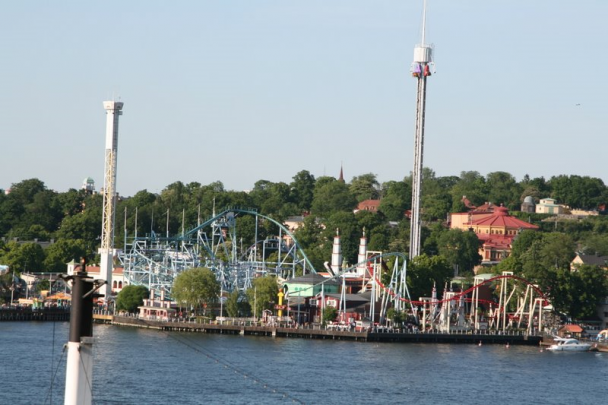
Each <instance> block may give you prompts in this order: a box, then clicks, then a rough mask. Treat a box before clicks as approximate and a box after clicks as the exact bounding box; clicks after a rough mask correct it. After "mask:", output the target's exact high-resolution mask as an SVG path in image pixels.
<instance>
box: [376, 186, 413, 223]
mask: <svg viewBox="0 0 608 405" xmlns="http://www.w3.org/2000/svg"><path fill="white" fill-rule="evenodd" d="M382 188H383V194H384V196H383V197H382V199H381V200H380V207H379V208H378V210H379V211H380V212H382V213H383V214H384V215H385V216H386V218H387V219H388V220H389V221H401V220H403V218H404V216H405V211H406V210H408V209H410V208H411V205H412V204H411V201H412V188H411V186H410V185H409V184H408V183H405V182H403V181H389V182H386V183H384V184H383V185H382Z"/></svg>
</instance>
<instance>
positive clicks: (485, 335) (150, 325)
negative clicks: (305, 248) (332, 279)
mask: <svg viewBox="0 0 608 405" xmlns="http://www.w3.org/2000/svg"><path fill="white" fill-rule="evenodd" d="M94 319H95V321H96V322H98V323H106V324H112V325H118V326H129V327H137V328H146V329H157V330H162V331H167V332H193V333H216V334H226V335H241V336H267V337H273V338H300V339H326V340H350V341H360V342H393V343H465V344H478V343H479V342H482V343H483V344H507V343H508V344H511V345H534V346H539V345H540V344H541V342H542V340H543V338H542V336H535V335H534V336H533V335H528V334H526V333H525V332H522V331H518V332H513V333H509V334H499V333H495V332H489V331H479V332H476V333H473V332H472V331H464V330H463V331H460V332H452V333H441V332H438V331H435V332H431V333H429V332H426V333H421V332H414V331H407V330H399V329H394V330H393V329H386V328H380V329H369V330H365V331H353V330H335V329H326V328H323V327H321V326H319V325H309V326H307V327H301V326H300V327H291V326H289V325H275V326H271V325H260V324H258V323H255V322H249V321H247V322H229V321H227V322H224V323H217V322H210V323H200V322H194V321H183V322H167V321H157V320H145V319H140V318H137V317H130V316H113V315H103V314H95V315H94Z"/></svg>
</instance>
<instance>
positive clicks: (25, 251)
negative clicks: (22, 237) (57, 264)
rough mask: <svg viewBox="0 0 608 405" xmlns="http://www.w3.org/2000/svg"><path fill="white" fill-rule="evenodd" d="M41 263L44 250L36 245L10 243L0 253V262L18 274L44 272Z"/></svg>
mask: <svg viewBox="0 0 608 405" xmlns="http://www.w3.org/2000/svg"><path fill="white" fill-rule="evenodd" d="M43 261H44V250H42V247H41V246H40V245H39V244H37V243H23V244H19V243H17V242H14V241H11V242H9V243H7V244H6V245H5V246H4V249H3V252H0V262H1V263H2V264H5V265H8V266H9V267H10V268H11V269H12V270H15V271H17V272H19V273H22V272H23V271H25V270H29V271H44V270H45V269H44V266H43V264H42V263H43Z"/></svg>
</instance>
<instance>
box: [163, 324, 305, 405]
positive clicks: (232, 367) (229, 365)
mask: <svg viewBox="0 0 608 405" xmlns="http://www.w3.org/2000/svg"><path fill="white" fill-rule="evenodd" d="M167 336H169V337H170V338H172V339H174V340H175V341H177V342H178V343H181V344H183V345H184V346H186V347H188V348H190V349H192V350H194V351H195V352H197V353H199V354H202V355H203V356H206V357H207V358H209V359H210V360H213V361H214V362H215V363H216V364H219V365H222V366H224V368H225V369H230V370H232V371H234V373H235V374H240V375H241V376H243V378H245V379H251V380H252V381H253V383H254V384H260V385H261V386H262V388H264V389H266V390H268V391H271V392H272V393H274V394H280V395H282V396H283V398H285V399H291V400H292V402H293V403H298V404H305V402H303V401H301V400H300V399H298V398H295V397H294V396H292V395H290V394H289V393H287V392H284V391H280V390H278V389H277V388H274V387H272V386H271V385H270V384H269V383H268V382H266V381H264V380H262V379H260V378H257V377H256V376H254V375H251V374H248V373H247V371H245V370H243V369H241V368H239V367H237V366H236V365H234V364H232V363H231V362H229V361H227V360H224V359H221V358H219V357H217V356H215V355H213V354H212V353H210V352H209V351H207V350H205V349H202V348H200V347H198V346H197V345H195V344H193V343H189V342H187V341H186V340H185V339H179V338H177V337H175V336H173V335H172V334H171V333H167Z"/></svg>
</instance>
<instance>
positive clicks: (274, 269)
mask: <svg viewBox="0 0 608 405" xmlns="http://www.w3.org/2000/svg"><path fill="white" fill-rule="evenodd" d="M244 215H248V216H252V217H253V218H254V219H255V224H256V228H257V227H258V226H259V225H260V224H261V223H262V222H264V221H270V222H272V223H274V224H275V225H276V226H277V227H278V229H279V234H278V235H277V236H276V237H273V238H266V239H263V240H256V241H255V243H253V244H252V245H250V246H242V243H240V241H242V238H241V237H240V236H239V230H238V227H237V221H236V218H237V217H239V216H244ZM341 243H342V241H341V236H340V232H339V230H336V234H335V236H334V238H333V246H332V253H331V258H328V259H330V260H328V261H327V262H325V266H324V267H325V268H324V269H322V271H318V270H317V269H315V268H314V267H313V265H312V263H311V262H310V261H309V259H308V257H307V256H306V253H305V251H304V250H303V249H302V248H301V247H300V245H299V243H298V241H297V239H296V237H295V235H294V234H293V232H292V231H290V230H289V229H288V228H287V227H286V226H285V225H283V224H281V223H279V222H278V221H275V220H273V219H272V218H270V217H268V216H265V215H261V214H258V213H257V212H255V211H252V210H246V209H238V208H231V209H226V210H223V211H221V212H220V213H218V214H216V215H214V216H212V217H211V218H208V219H206V220H202V221H200V224H199V225H197V226H196V227H194V228H192V229H190V230H188V231H183V232H182V233H181V234H179V235H177V236H175V237H168V236H164V237H160V236H158V235H156V234H152V235H148V236H145V237H142V236H138V235H133V237H132V238H130V242H129V244H128V245H127V246H126V249H125V250H124V251H121V253H120V254H119V256H118V258H119V260H120V263H121V264H122V267H121V268H119V269H115V270H118V271H115V275H114V276H115V279H114V281H113V282H112V283H113V286H115V288H113V289H114V290H117V291H119V290H120V288H119V287H122V286H123V285H124V286H128V285H132V286H145V287H146V288H147V289H148V290H149V291H150V293H151V295H150V297H149V299H147V300H145V301H146V303H145V305H143V306H141V307H140V311H141V312H140V318H142V319H148V320H164V321H176V320H177V319H178V318H184V317H185V316H184V312H186V313H188V311H187V310H188V309H189V310H190V311H189V312H190V313H192V312H193V310H194V308H192V307H191V308H187V309H186V310H183V306H184V305H183V304H180V303H179V302H175V301H173V302H172V301H171V297H172V294H171V293H172V287H173V284H174V281H175V279H176V277H178V276H179V274H181V273H183V272H185V271H188V269H191V268H206V269H209V270H211V271H212V272H213V274H214V276H215V279H216V280H217V282H218V283H219V289H220V294H219V297H218V299H217V300H215V305H213V306H210V311H209V314H210V315H211V318H212V319H216V321H220V322H224V321H228V320H231V321H234V319H232V318H230V317H227V316H225V315H226V314H225V312H226V311H225V308H224V305H223V304H224V303H225V302H226V299H227V297H228V296H229V295H230V294H231V293H233V292H236V293H237V294H238V296H239V297H241V298H240V299H241V300H246V297H247V296H248V295H247V294H246V292H247V291H248V290H250V291H251V290H253V289H255V286H256V283H255V280H256V279H260V278H271V279H273V280H276V287H277V288H276V296H275V297H273V298H272V299H271V300H269V301H268V302H267V303H266V305H262V306H261V307H260V306H259V305H253V303H251V302H250V303H249V304H250V311H249V313H247V315H248V317H247V318H248V319H255V320H256V321H260V322H261V323H263V324H268V325H278V324H283V325H297V326H303V325H319V326H321V325H322V326H324V327H329V328H330V329H337V330H351V331H354V330H357V331H363V330H372V329H377V328H381V329H389V328H390V329H391V330H393V329H404V328H405V329H409V330H410V331H413V330H416V331H420V332H425V331H434V332H441V333H453V332H454V333H473V332H479V331H500V332H501V333H506V332H507V331H518V332H524V333H526V334H528V335H536V334H540V332H541V331H543V330H548V328H550V327H551V326H553V324H552V322H554V321H555V319H554V317H553V316H552V315H551V314H552V312H553V311H552V307H551V304H550V302H549V301H548V299H547V297H546V296H545V294H544V293H543V292H542V291H541V290H540V289H539V288H538V286H537V285H535V284H533V283H530V282H529V281H527V280H525V279H524V278H521V277H518V276H516V275H514V274H513V273H512V272H503V273H502V274H500V275H494V274H482V273H480V274H476V275H474V276H473V277H453V278H452V279H451V280H450V281H449V282H448V283H446V284H445V285H442V286H436V285H434V286H433V288H432V290H431V291H428V295H427V296H424V297H412V296H411V294H410V291H409V289H408V273H407V260H406V259H407V257H406V255H405V254H403V253H384V252H380V251H370V250H368V249H367V237H366V235H365V231H363V234H362V235H361V238H360V241H359V250H358V256H357V263H356V264H354V265H349V264H348V263H347V262H346V261H345V260H344V258H343V255H342V247H341ZM93 271H94V270H93ZM93 274H94V273H93ZM254 299H255V298H254ZM266 299H268V298H266ZM161 308H162V310H161ZM251 308H253V312H252V311H251ZM256 308H261V311H260V313H257V314H256V313H255V311H256Z"/></svg>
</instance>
